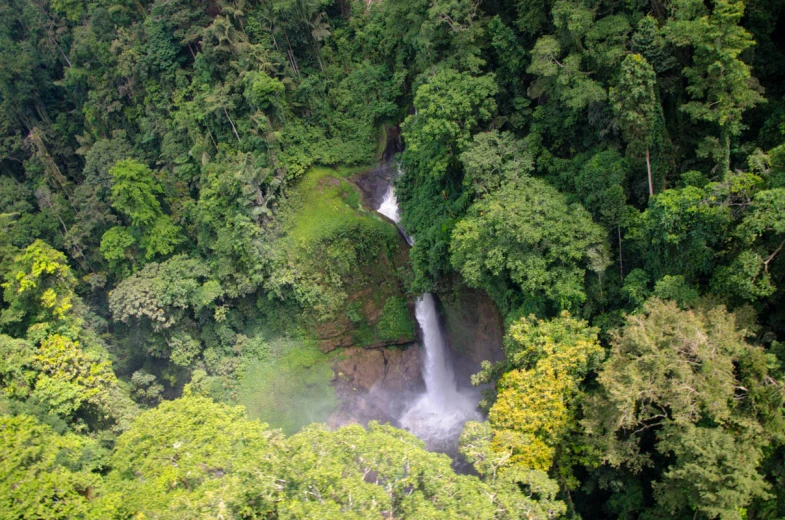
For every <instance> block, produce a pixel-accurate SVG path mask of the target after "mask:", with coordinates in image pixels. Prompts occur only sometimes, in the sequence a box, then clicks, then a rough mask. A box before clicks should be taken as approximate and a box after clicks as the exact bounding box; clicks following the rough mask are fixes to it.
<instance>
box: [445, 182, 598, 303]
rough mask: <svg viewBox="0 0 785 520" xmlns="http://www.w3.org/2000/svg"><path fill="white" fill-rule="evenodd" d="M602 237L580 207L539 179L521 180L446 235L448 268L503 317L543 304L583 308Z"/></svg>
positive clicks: (492, 196)
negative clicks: (487, 297)
mask: <svg viewBox="0 0 785 520" xmlns="http://www.w3.org/2000/svg"><path fill="white" fill-rule="evenodd" d="M607 250H608V246H607V244H606V242H605V231H604V230H603V229H602V227H600V226H599V225H597V224H595V223H594V222H592V220H591V217H590V216H589V214H588V213H587V212H586V210H585V209H583V207H581V206H580V205H579V204H573V205H569V204H568V203H567V200H566V198H565V197H564V195H562V194H561V193H559V192H558V191H556V189H555V188H553V187H551V186H550V185H549V184H548V183H546V182H545V181H543V180H541V179H535V178H531V177H523V178H521V179H520V180H519V181H518V182H517V183H508V184H506V185H504V186H503V187H502V188H500V189H499V190H498V191H496V192H494V193H492V194H490V195H488V196H486V197H485V198H483V199H481V200H479V201H478V202H475V203H474V204H473V205H472V206H471V207H470V208H469V210H468V211H467V214H466V217H464V218H463V219H461V220H460V221H459V222H458V223H457V224H456V226H455V230H454V231H453V233H452V244H451V246H450V254H451V257H450V259H451V262H452V265H453V266H454V267H455V268H456V269H457V270H458V271H460V273H461V274H462V275H463V277H464V279H465V280H466V283H467V284H468V285H469V286H471V287H477V288H483V289H485V290H487V291H488V292H489V293H490V294H491V296H492V297H494V298H495V299H496V301H497V303H498V304H499V305H501V306H502V308H503V309H505V310H510V309H512V308H514V306H515V305H520V303H521V302H522V301H523V300H525V299H527V298H531V299H537V298H545V300H546V301H547V302H549V303H550V304H552V305H553V306H554V307H555V308H557V309H564V308H570V307H573V306H576V305H578V304H579V303H581V302H583V301H584V300H585V298H586V294H585V292H584V277H585V275H586V270H587V269H588V270H590V271H593V272H595V273H602V272H603V271H604V270H605V267H606V266H607V265H608V259H607V256H608V253H607Z"/></svg>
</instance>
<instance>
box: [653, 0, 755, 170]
mask: <svg viewBox="0 0 785 520" xmlns="http://www.w3.org/2000/svg"><path fill="white" fill-rule="evenodd" d="M713 3H714V9H713V10H712V12H711V14H708V13H706V12H705V8H704V7H703V5H702V4H701V5H700V7H697V8H696V6H697V5H698V4H697V3H696V2H691V1H689V0H682V1H681V2H678V3H677V4H676V5H675V8H676V9H675V17H674V19H673V20H672V21H670V22H669V23H668V25H667V26H666V28H665V31H666V35H667V36H668V38H669V40H670V41H671V42H672V43H673V44H674V45H676V46H679V47H687V46H689V47H692V50H693V54H692V62H691V64H690V65H689V66H687V67H685V68H684V70H683V73H684V75H685V76H686V78H687V80H688V82H689V86H688V87H687V93H688V94H689V95H690V97H691V98H692V101H690V102H688V103H686V104H684V105H682V107H681V110H683V111H684V112H686V113H687V114H689V115H690V116H691V117H692V118H693V119H696V120H701V121H707V122H710V123H714V124H716V125H717V126H718V127H719V134H720V135H719V143H718V146H719V150H718V152H717V153H718V159H719V161H718V164H717V168H718V170H719V179H720V180H724V179H725V176H726V175H727V173H728V172H729V171H730V150H731V138H732V137H735V136H737V135H739V134H740V133H741V131H742V130H743V129H744V124H743V123H742V115H743V114H744V112H745V111H746V110H747V109H749V108H752V107H754V106H755V105H758V104H760V103H762V102H764V101H765V98H764V97H763V95H762V89H761V88H760V86H759V84H758V81H757V79H756V78H754V77H753V76H752V73H751V72H750V66H749V65H747V64H746V63H745V62H744V61H742V60H741V58H740V56H741V54H742V53H743V52H744V51H745V50H747V49H749V48H750V47H751V46H753V45H754V43H755V42H754V40H753V39H752V35H751V34H750V33H749V32H748V31H747V30H745V29H744V28H743V27H742V26H740V25H739V23H740V22H741V18H742V16H743V15H744V2H743V1H742V0H714V2H713Z"/></svg>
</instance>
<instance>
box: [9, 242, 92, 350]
mask: <svg viewBox="0 0 785 520" xmlns="http://www.w3.org/2000/svg"><path fill="white" fill-rule="evenodd" d="M76 283H77V282H76V278H75V277H74V275H73V274H72V273H71V268H70V267H69V266H68V263H67V260H66V257H65V255H64V254H63V253H61V252H60V251H57V250H55V249H53V248H51V247H50V246H49V245H47V244H46V243H45V242H43V241H42V240H36V241H35V242H33V243H32V244H30V245H29V246H28V247H27V248H26V249H25V250H24V252H23V253H22V254H20V255H19V256H17V257H16V258H15V259H14V265H13V268H12V269H11V271H9V272H8V273H6V281H5V283H4V284H3V288H4V292H3V299H4V300H5V302H6V304H7V305H8V307H7V308H6V309H3V311H2V313H1V314H0V326H2V328H3V329H4V330H9V331H15V332H17V333H19V335H21V334H23V333H25V332H27V330H28V328H29V327H30V326H32V325H34V324H39V323H44V324H48V325H47V326H55V327H58V328H59V329H60V330H65V329H66V328H69V327H72V326H73V325H74V321H73V319H74V317H75V316H74V315H73V313H72V312H71V309H72V307H73V305H74V303H75V302H76V300H77V299H78V297H77V296H76V295H75V294H74V288H75V287H76ZM72 333H73V332H72Z"/></svg>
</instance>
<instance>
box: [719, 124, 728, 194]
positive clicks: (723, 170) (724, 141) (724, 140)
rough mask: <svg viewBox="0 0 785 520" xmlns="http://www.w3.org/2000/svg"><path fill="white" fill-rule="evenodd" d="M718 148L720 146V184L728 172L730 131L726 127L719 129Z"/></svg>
mask: <svg viewBox="0 0 785 520" xmlns="http://www.w3.org/2000/svg"><path fill="white" fill-rule="evenodd" d="M720 146H722V160H721V161H720V164H719V167H720V182H722V181H724V180H725V177H727V176H728V172H729V171H730V131H729V130H728V128H727V127H726V126H723V127H722V128H720Z"/></svg>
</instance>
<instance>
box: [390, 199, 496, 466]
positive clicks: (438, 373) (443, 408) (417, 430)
mask: <svg viewBox="0 0 785 520" xmlns="http://www.w3.org/2000/svg"><path fill="white" fill-rule="evenodd" d="M377 211H378V212H379V213H381V214H382V215H385V216H386V217H388V218H389V219H390V220H392V221H393V222H395V223H396V224H398V223H399V222H400V214H399V212H398V201H397V199H396V198H395V188H393V187H392V185H391V186H389V187H388V188H387V191H386V192H385V194H384V198H383V199H382V203H381V205H380V206H379V208H378V209H377ZM398 229H400V230H401V234H402V235H403V236H404V238H406V241H407V242H409V244H410V245H412V244H413V240H412V239H411V238H410V237H409V236H408V235H406V233H405V232H404V230H403V229H402V228H401V227H400V225H399V226H398ZM415 316H416V318H417V323H418V325H419V326H420V329H421V330H422V333H423V343H424V347H425V362H424V365H423V380H424V381H425V388H426V391H425V393H424V394H422V395H420V396H419V397H417V398H416V399H415V401H414V402H413V403H412V404H411V405H410V406H409V407H408V408H407V409H406V410H405V411H404V412H403V414H402V415H401V417H400V418H399V422H400V424H401V426H402V427H403V428H405V429H407V430H409V431H410V432H412V433H413V434H414V435H416V436H417V437H419V438H421V439H422V440H424V441H425V444H426V447H427V448H428V449H430V450H435V451H444V452H452V453H454V452H455V451H456V447H457V445H458V437H459V436H460V434H461V430H462V429H463V425H464V424H465V423H466V421H473V420H480V419H481V417H480V414H479V413H478V412H477V410H476V404H477V401H476V399H475V398H474V397H473V396H472V395H469V394H465V393H462V392H461V391H459V390H458V384H457V382H456V380H455V373H454V371H453V367H452V363H451V359H450V355H449V354H450V353H449V349H448V348H447V343H446V342H445V339H444V334H443V332H442V329H441V325H440V324H439V313H438V311H437V310H436V301H435V300H434V297H433V295H432V294H430V293H425V294H423V295H422V296H421V297H419V298H418V299H417V302H416V304H415Z"/></svg>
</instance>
